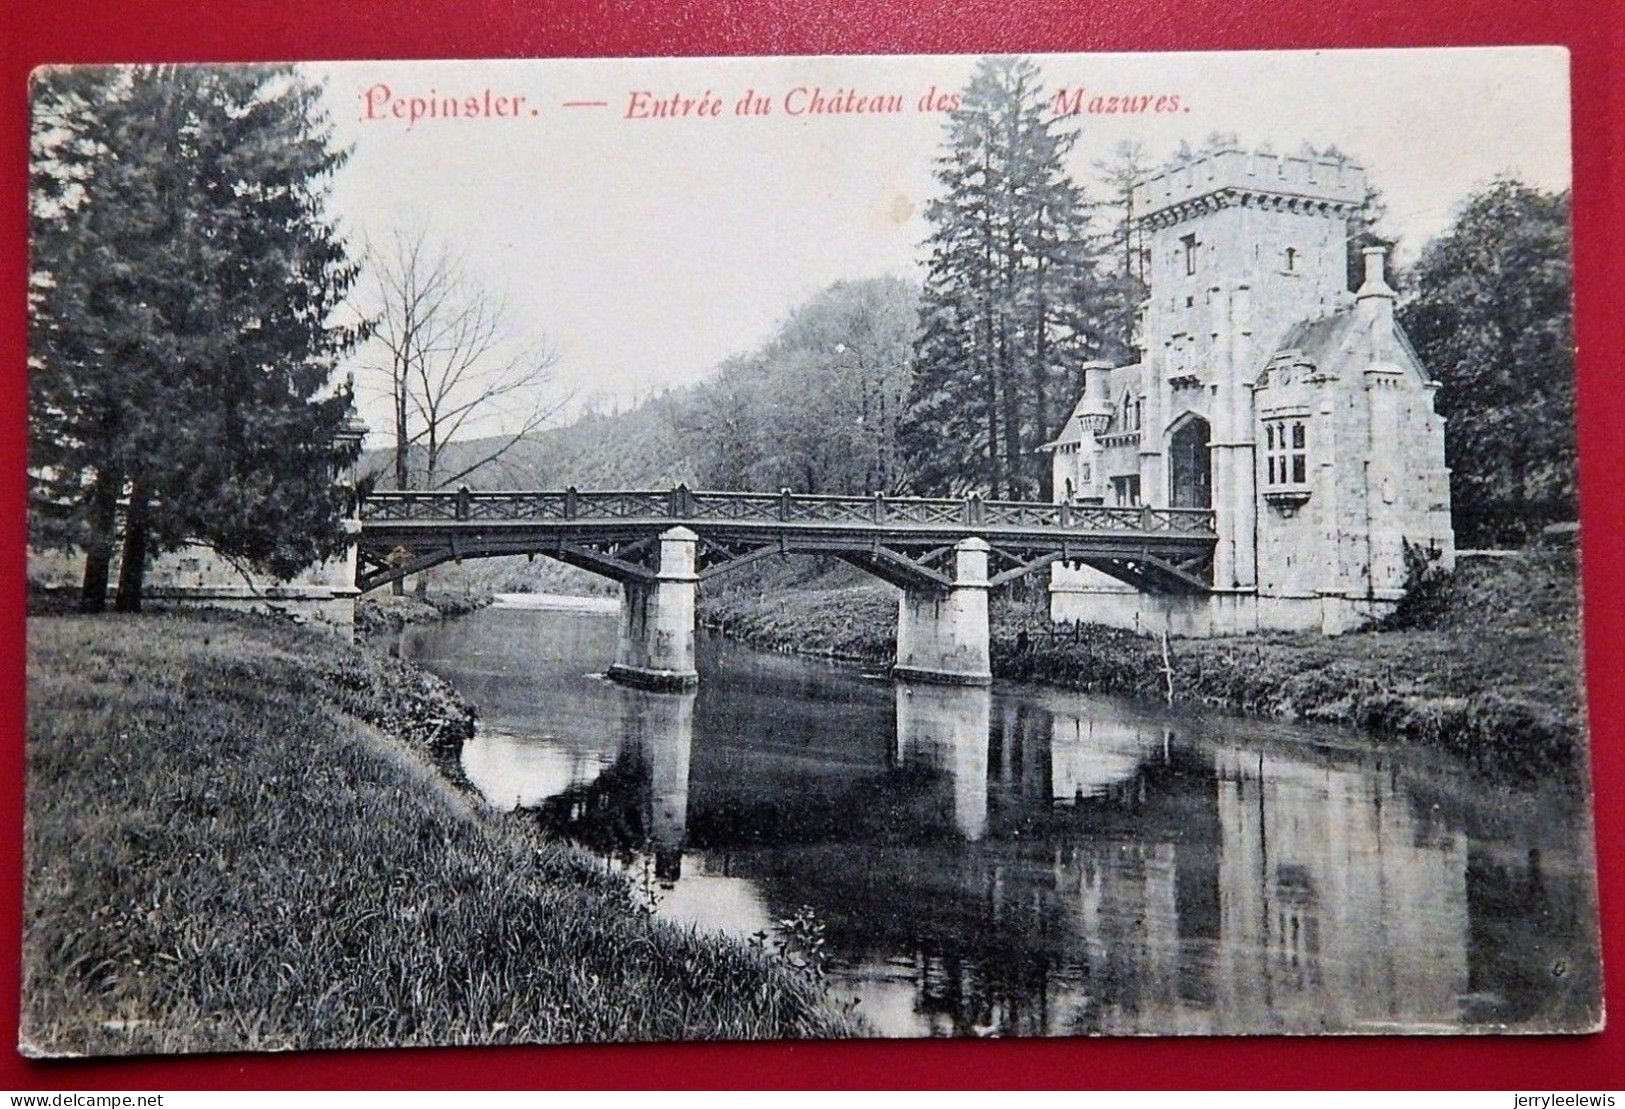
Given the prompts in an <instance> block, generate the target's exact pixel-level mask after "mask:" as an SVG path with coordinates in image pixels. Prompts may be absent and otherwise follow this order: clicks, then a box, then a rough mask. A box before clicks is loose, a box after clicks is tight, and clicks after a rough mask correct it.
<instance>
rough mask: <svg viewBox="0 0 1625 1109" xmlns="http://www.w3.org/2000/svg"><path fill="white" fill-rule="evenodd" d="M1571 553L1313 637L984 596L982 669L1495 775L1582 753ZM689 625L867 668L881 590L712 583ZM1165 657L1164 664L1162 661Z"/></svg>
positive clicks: (889, 651) (885, 631)
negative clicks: (1327, 735) (1171, 625)
mask: <svg viewBox="0 0 1625 1109" xmlns="http://www.w3.org/2000/svg"><path fill="white" fill-rule="evenodd" d="M1577 583H1578V578H1577V566H1576V557H1575V552H1574V551H1573V550H1568V549H1536V550H1531V551H1526V552H1520V553H1519V554H1517V555H1515V556H1511V557H1506V558H1494V559H1489V558H1485V559H1469V560H1464V561H1463V562H1462V564H1461V567H1460V569H1459V570H1458V571H1457V572H1456V574H1454V575H1453V576H1451V577H1450V578H1447V579H1442V580H1440V581H1438V582H1435V583H1432V584H1431V585H1430V586H1428V587H1427V588H1426V589H1425V590H1424V591H1423V592H1421V593H1419V594H1418V595H1417V596H1416V597H1415V598H1414V599H1413V603H1411V604H1409V605H1408V606H1407V610H1406V612H1405V613H1404V614H1402V616H1401V618H1400V619H1398V620H1395V621H1391V622H1390V624H1389V626H1387V627H1385V628H1381V629H1375V630H1372V631H1366V632H1360V633H1356V634H1351V635H1346V636H1340V637H1336V638H1327V637H1324V636H1320V635H1314V634H1286V633H1270V634H1261V635H1252V636H1235V637H1228V638H1223V639H1205V640H1199V639H1174V640H1171V641H1170V643H1169V655H1168V658H1167V660H1166V662H1167V666H1165V660H1164V657H1163V653H1162V644H1161V642H1160V641H1157V640H1153V639H1149V638H1146V637H1143V636H1139V635H1135V634H1133V633H1130V632H1126V631H1120V630H1117V629H1111V628H1105V627H1099V626H1080V627H1078V628H1076V629H1073V628H1067V629H1061V630H1057V629H1055V628H1053V627H1052V626H1051V625H1050V624H1049V622H1048V620H1047V617H1046V614H1045V612H1044V608H1043V604H1042V602H1034V603H1030V604H1026V605H1021V604H1011V603H1009V602H1008V601H1006V600H1004V599H1003V598H1002V597H997V595H996V600H995V605H994V610H993V641H992V659H993V671H994V674H995V676H997V677H1002V678H1009V679H1016V680H1030V681H1040V682H1045V683H1048V684H1052V685H1057V686H1061V687H1063V688H1067V689H1077V690H1084V691H1095V692H1109V693H1120V694H1126V695H1130V696H1135V697H1142V698H1147V699H1151V700H1157V701H1162V700H1164V699H1166V698H1168V697H1169V696H1170V688H1171V696H1172V699H1173V700H1174V701H1183V702H1194V703H1200V704H1205V705H1211V706H1216V707H1221V708H1226V709H1230V710H1234V711H1237V712H1242V713H1247V714H1251V715H1256V716H1267V717H1275V718H1281V719H1306V720H1317V721H1326V722H1331V723H1337V724H1345V725H1351V726H1354V727H1359V728H1364V729H1367V730H1368V731H1370V732H1371V733H1372V734H1374V735H1376V736H1378V737H1380V738H1382V739H1384V740H1387V741H1392V742H1401V743H1410V744H1416V745H1423V746H1428V747H1434V748H1439V749H1443V750H1447V751H1450V752H1452V753H1454V754H1456V755H1459V756H1461V757H1462V758H1464V759H1466V760H1467V761H1469V762H1471V763H1473V764H1475V765H1477V766H1480V767H1482V768H1483V769H1485V770H1488V771H1490V772H1492V773H1495V774H1500V775H1505V776H1509V777H1538V776H1548V775H1553V774H1556V775H1560V776H1563V775H1566V776H1568V777H1570V778H1571V780H1575V781H1578V780H1579V776H1580V773H1581V770H1582V768H1583V767H1584V765H1585V758H1584V737H1585V700H1584V686H1583V674H1582V671H1581V668H1580V657H1581V645H1580V621H1579V596H1578V584H1577ZM700 616H701V620H702V622H703V623H704V624H705V626H707V627H709V628H711V629H713V630H716V631H719V632H721V633H723V634H725V635H728V636H731V637H734V638H737V639H740V640H742V641H744V642H746V643H749V644H751V645H752V646H755V647H760V648H764V649H769V650H779V651H793V652H796V653H801V654H810V655H819V656H824V657H832V658H839V659H846V660H849V661H854V662H860V663H863V664H865V665H871V666H882V665H885V664H886V663H888V662H889V661H890V660H891V658H892V655H893V651H894V650H895V634H896V624H897V602H896V594H895V593H894V592H893V591H892V590H889V589H887V588H885V587H881V586H876V585H869V584H863V585H857V586H849V587H845V588H840V589H805V590H789V591H778V592H773V593H764V594H762V595H759V596H755V595H748V594H739V593H736V594H731V595H730V594H723V595H720V596H716V597H710V598H706V599H705V600H704V601H703V602H702V605H701V612H700ZM1170 670H1171V673H1170Z"/></svg>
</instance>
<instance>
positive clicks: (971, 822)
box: [896, 682, 993, 840]
mask: <svg viewBox="0 0 1625 1109" xmlns="http://www.w3.org/2000/svg"><path fill="white" fill-rule="evenodd" d="M896 699H897V763H898V765H899V766H921V767H925V768H927V769H929V770H935V771H938V772H940V773H943V774H945V775H947V777H948V779H949V782H950V784H951V786H952V788H953V810H954V827H955V828H957V829H958V830H959V834H960V835H962V836H964V837H965V838H966V839H968V840H979V839H981V838H982V837H983V836H984V835H986V834H987V742H988V738H987V737H988V728H989V725H990V723H991V720H992V713H993V695H992V693H991V692H989V691H988V689H987V687H986V686H980V687H978V686H963V685H932V684H927V683H913V682H898V683H897V685H896Z"/></svg>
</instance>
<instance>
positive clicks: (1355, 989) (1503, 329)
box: [21, 48, 1603, 1056]
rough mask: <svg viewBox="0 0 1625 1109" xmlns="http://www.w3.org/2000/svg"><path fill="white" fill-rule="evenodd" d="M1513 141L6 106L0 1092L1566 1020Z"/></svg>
mask: <svg viewBox="0 0 1625 1109" xmlns="http://www.w3.org/2000/svg"><path fill="white" fill-rule="evenodd" d="M1568 88H1569V85H1568V56H1567V54H1566V53H1565V52H1564V51H1563V50H1560V49H1548V48H1504V49H1463V50H1406V51H1397V50H1395V51H1328V52H1279V53H1262V52H1261V53H1233V54H1166V55H1156V54H1144V55H1099V56H1087V55H1037V56H996V57H776V58H736V59H726V60H723V59H619V60H568V61H509V62H444V63H427V62H402V63H385V62H366V63H323V64H289V65H266V66H121V67H61V68H47V69H43V70H40V71H38V72H37V73H36V74H35V77H34V80H33V86H32V104H33V122H32V167H33V177H32V182H33V190H32V194H31V229H32V230H31V235H32V242H31V247H32V253H31V270H30V288H29V312H30V321H31V345H30V365H29V373H30V383H31V390H30V427H31V455H30V457H31V469H30V474H29V478H30V543H31V548H30V560H29V576H30V605H31V608H30V626H29V698H30V718H29V730H28V782H27V789H28V811H27V877H26V898H27V904H26V920H25V925H24V928H25V935H24V947H25V951H24V972H23V987H24V989H23V994H24V996H23V1017H22V1033H21V1034H22V1044H21V1047H22V1050H23V1051H25V1052H26V1053H29V1054H33V1055H42V1056H55V1055H97V1054H129V1053H146V1052H196V1051H234V1050H245V1049H248V1050H278V1049H298V1048H331V1047H351V1046H355V1047H361V1046H365V1047H377V1046H400V1045H432V1044H486V1043H514V1042H523V1043H536V1042H582V1041H639V1040H674V1039H746V1038H789V1037H813V1038H831V1037H924V1036H1069V1035H1085V1034H1114V1035H1115V1034H1131V1035H1153V1036H1155V1035H1188V1034H1236V1033H1249V1034H1251V1033H1291V1034H1322V1033H1336V1034H1348V1033H1355V1034H1394V1033H1456V1032H1483V1033H1494V1032H1515V1033H1527V1032H1542V1033H1549V1032H1585V1031H1591V1030H1595V1029H1597V1028H1599V1027H1600V1026H1601V1024H1602V1020H1603V1014H1602V1003H1601V969H1600V965H1599V960H1600V955H1599V943H1598V932H1597V906H1596V893H1595V880H1594V866H1593V851H1592V840H1591V834H1592V833H1591V814H1590V789H1589V771H1588V756H1587V746H1586V725H1585V698H1584V681H1583V669H1582V665H1581V656H1580V642H1581V638H1580V606H1579V595H1578V577H1577V563H1578V551H1579V520H1578V516H1577V497H1576V471H1575V439H1574V340H1573V320H1572V276H1571V275H1572V270H1571V265H1570V229H1569V228H1570V223H1569V189H1570V163H1571V156H1570V154H1571V152H1570V149H1569V136H1570V128H1569V102H1568Z"/></svg>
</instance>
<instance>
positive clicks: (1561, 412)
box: [1400, 181, 1577, 546]
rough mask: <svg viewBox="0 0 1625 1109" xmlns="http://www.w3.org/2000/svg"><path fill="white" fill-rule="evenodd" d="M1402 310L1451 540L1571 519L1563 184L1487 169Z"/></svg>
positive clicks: (1522, 533) (1417, 272) (1570, 349)
mask: <svg viewBox="0 0 1625 1109" xmlns="http://www.w3.org/2000/svg"><path fill="white" fill-rule="evenodd" d="M1411 281H1412V284H1413V292H1412V294H1411V296H1410V297H1409V299H1408V300H1407V302H1406V303H1405V304H1403V305H1402V306H1401V308H1400V318H1401V320H1402V322H1403V323H1404V325H1405V330H1406V332H1407V333H1408V334H1409V335H1410V338H1411V342H1412V343H1413V344H1414V345H1415V347H1416V352H1417V354H1419V355H1420V356H1421V358H1422V364H1423V365H1425V366H1426V367H1428V369H1429V370H1430V371H1431V372H1432V373H1433V374H1434V375H1435V376H1436V377H1437V378H1438V380H1439V383H1440V389H1439V402H1438V403H1439V411H1440V413H1441V414H1442V415H1443V416H1444V418H1445V421H1446V423H1445V461H1446V463H1447V464H1448V465H1449V466H1450V468H1451V473H1450V496H1451V508H1452V512H1453V515H1454V518H1455V526H1456V537H1457V541H1458V542H1459V543H1461V544H1462V545H1463V546H1495V545H1501V544H1512V543H1517V542H1520V541H1522V540H1524V539H1526V538H1528V537H1529V536H1530V535H1531V534H1532V533H1534V532H1537V531H1538V530H1539V529H1540V528H1541V527H1542V526H1544V525H1546V524H1550V523H1554V522H1558V521H1566V520H1573V519H1574V518H1575V513H1576V511H1577V503H1576V458H1575V438H1574V314H1573V299H1572V295H1573V271H1572V269H1571V265H1570V257H1569V196H1568V194H1567V193H1566V192H1565V193H1556V194H1554V193H1548V192H1542V191H1541V190H1539V189H1535V188H1531V187H1529V186H1527V185H1524V184H1521V183H1519V182H1517V181H1498V182H1496V183H1495V184H1493V185H1491V186H1490V187H1489V188H1488V189H1485V190H1484V191H1482V192H1480V193H1478V194H1476V195H1474V196H1473V197H1471V198H1470V199H1469V200H1468V201H1467V203H1466V205H1465V206H1464V208H1463V209H1462V211H1461V214H1460V215H1459V216H1458V217H1457V218H1456V221H1455V224H1454V225H1453V226H1452V227H1451V229H1450V230H1449V231H1448V232H1446V233H1445V234H1444V235H1442V236H1440V237H1439V238H1438V239H1436V240H1434V241H1433V242H1432V243H1430V244H1429V245H1428V247H1427V248H1426V249H1425V250H1424V251H1423V253H1422V258H1421V260H1420V261H1419V262H1418V263H1417V265H1416V267H1415V269H1414V271H1413V272H1412V274H1411Z"/></svg>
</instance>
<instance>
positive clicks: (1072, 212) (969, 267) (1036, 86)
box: [904, 58, 1101, 497]
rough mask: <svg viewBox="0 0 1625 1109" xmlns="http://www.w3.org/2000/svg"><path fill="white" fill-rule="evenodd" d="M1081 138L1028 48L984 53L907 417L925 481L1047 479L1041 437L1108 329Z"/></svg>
mask: <svg viewBox="0 0 1625 1109" xmlns="http://www.w3.org/2000/svg"><path fill="white" fill-rule="evenodd" d="M1076 140H1077V131H1076V130H1073V129H1067V128H1066V127H1064V126H1062V125H1061V123H1060V122H1059V121H1058V119H1057V118H1056V117H1055V116H1054V115H1052V114H1051V113H1050V111H1049V104H1048V101H1047V100H1046V98H1045V95H1044V90H1043V85H1042V81H1041V78H1040V74H1039V71H1038V68H1037V67H1036V66H1035V65H1034V64H1033V63H1032V62H1030V61H1027V60H1025V59H1017V58H991V59H985V60H983V61H982V62H981V63H980V64H979V65H978V66H977V69H976V72H975V74H974V75H973V77H972V79H971V81H970V83H969V85H967V87H966V89H965V91H964V96H963V99H962V102H961V106H960V108H959V109H958V110H957V111H955V112H953V113H952V114H951V115H950V116H949V119H948V122H947V125H946V135H945V143H944V149H943V152H942V154H941V155H940V156H939V157H938V159H937V170H936V177H937V181H938V183H939V185H940V186H941V189H942V192H941V194H940V195H939V196H938V197H937V198H936V199H935V200H933V201H932V202H931V204H930V206H929V207H928V209H927V218H928V219H929V220H930V222H931V225H932V233H931V235H930V237H929V239H928V240H927V243H926V246H927V248H928V250H929V251H930V257H929V263H928V272H927V277H926V281H925V288H924V295H923V298H922V302H921V326H920V338H919V340H918V344H917V347H916V352H915V353H916V359H915V363H916V365H915V372H916V376H915V381H914V388H913V391H912V394H911V398H910V405H909V410H908V414H907V418H906V421H905V426H904V437H905V449H906V450H907V451H908V454H909V457H910V459H911V462H912V469H913V477H914V484H915V485H916V486H917V487H918V488H920V489H921V490H922V491H933V492H940V491H949V492H963V491H967V490H970V489H976V490H980V491H982V492H985V493H987V494H990V495H994V496H1005V497H1026V496H1036V495H1040V494H1041V493H1042V492H1043V491H1044V484H1045V477H1046V475H1047V472H1048V467H1047V466H1046V465H1044V463H1043V459H1042V458H1041V456H1039V455H1037V454H1036V453H1035V450H1036V448H1037V447H1038V446H1039V445H1040V444H1041V443H1043V442H1044V441H1045V440H1046V439H1047V438H1048V437H1049V436H1050V435H1051V434H1053V432H1054V431H1055V430H1056V427H1055V425H1056V424H1057V423H1058V422H1059V421H1060V420H1061V419H1063V418H1064V416H1065V406H1066V404H1067V403H1068V402H1069V401H1070V399H1071V394H1072V392H1073V391H1074V390H1075V387H1076V381H1077V372H1076V369H1077V366H1078V364H1079V363H1081V362H1082V361H1084V360H1085V359H1087V358H1089V357H1091V356H1093V354H1094V353H1095V351H1096V350H1097V349H1098V347H1099V344H1100V341H1101V334H1100V330H1099V326H1098V324H1099V321H1098V319H1097V318H1095V317H1096V314H1097V313H1098V309H1099V304H1098V301H1097V298H1096V297H1095V296H1094V289H1093V285H1094V281H1095V277H1094V259H1093V255H1092V250H1091V248H1090V245H1089V243H1088V238H1087V234H1086V229H1085V213H1084V206H1083V197H1082V195H1081V193H1080V191H1079V189H1078V187H1077V186H1076V185H1075V184H1074V183H1073V181H1072V180H1071V179H1070V177H1068V175H1067V173H1066V170H1065V165H1064V163H1065V159H1066V156H1067V154H1068V153H1069V152H1070V150H1071V149H1072V146H1073V144H1074V143H1075V142H1076Z"/></svg>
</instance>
